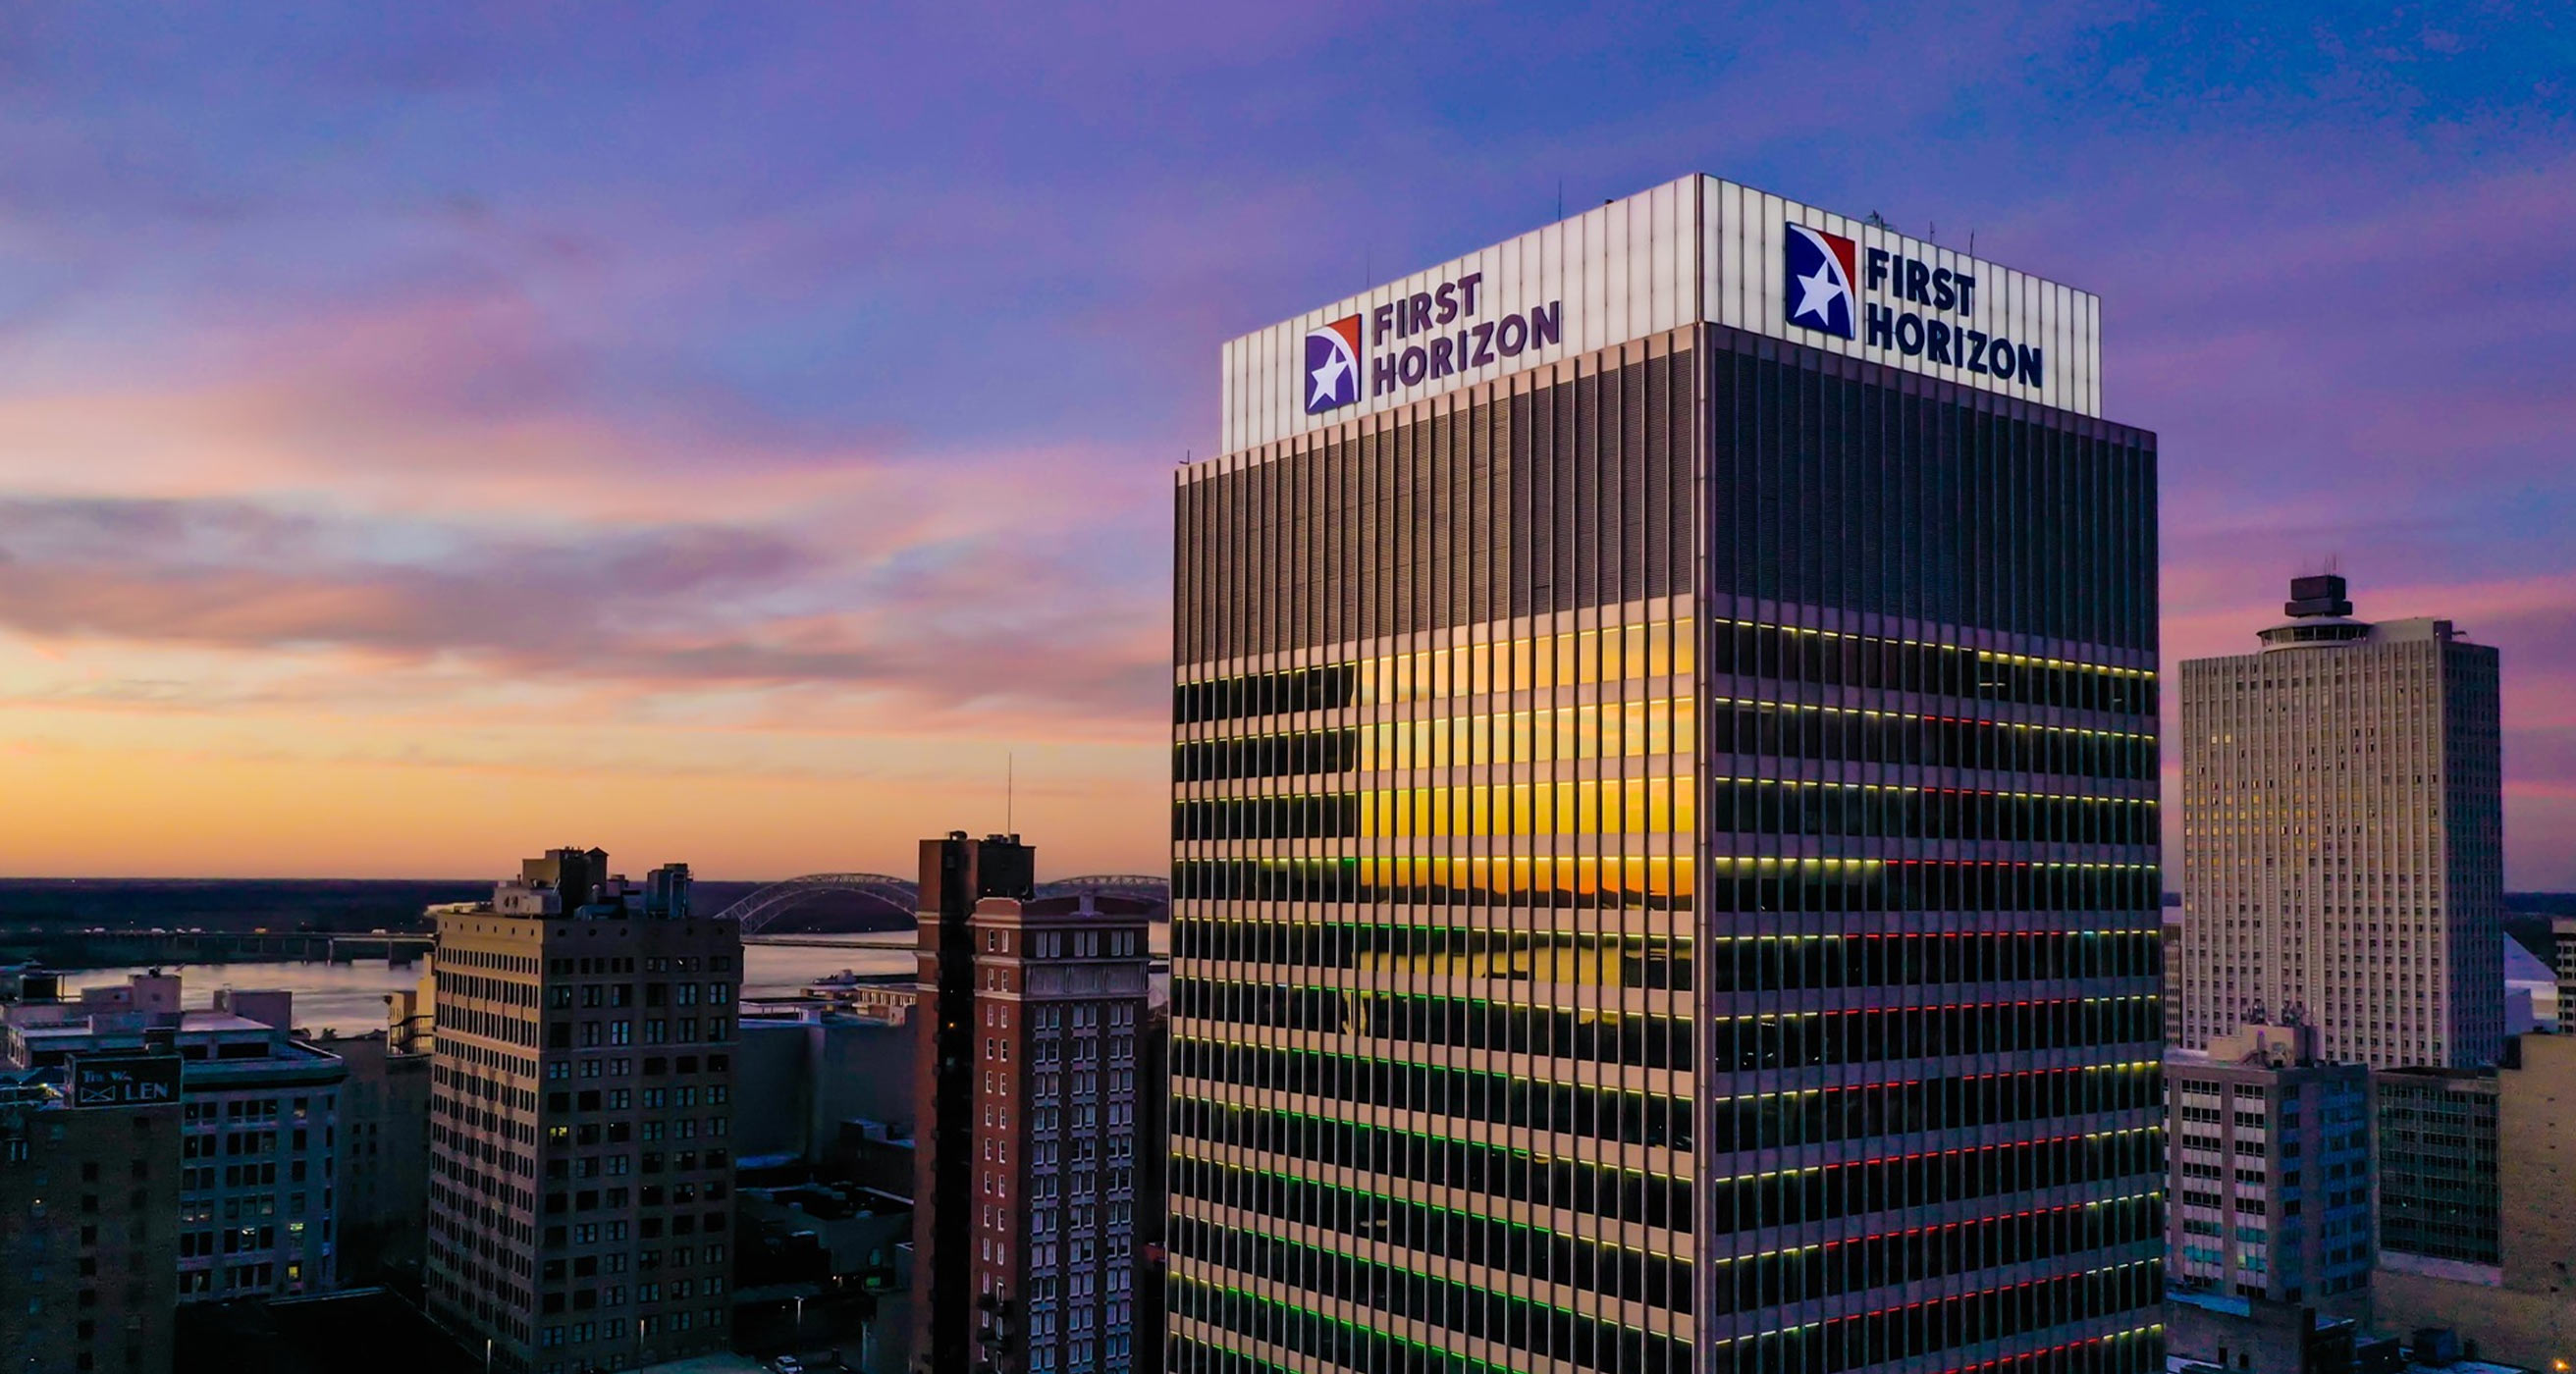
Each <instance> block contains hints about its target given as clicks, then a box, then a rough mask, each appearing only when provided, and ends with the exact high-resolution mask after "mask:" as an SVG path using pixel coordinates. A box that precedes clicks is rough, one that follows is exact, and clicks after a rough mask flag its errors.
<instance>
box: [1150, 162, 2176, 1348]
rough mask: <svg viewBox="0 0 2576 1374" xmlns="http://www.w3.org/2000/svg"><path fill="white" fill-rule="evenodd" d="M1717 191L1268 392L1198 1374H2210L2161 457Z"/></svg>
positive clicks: (1363, 320) (1230, 554)
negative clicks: (2181, 1147)
mask: <svg viewBox="0 0 2576 1374" xmlns="http://www.w3.org/2000/svg"><path fill="white" fill-rule="evenodd" d="M2096 319H2097V306H2096V302H2095V301H2094V299H2093V298H2092V297H2091V296H2088V295H2085V294H2083V293H2081V292H2077V291H2073V290H2071V289H2069V288H2066V287H2062V286H2057V285H2053V284H2050V283H2047V282H2043V281H2040V280H2038V279H2036V278H2032V277H2028V276H2025V275H2023V274H2020V273H2018V272H2013V271H2011V270H2009V269H2005V268H2002V267H1998V266H1995V265H1993V264H1991V263H1986V262H1982V261H1978V260H1973V259H1970V258H1967V257H1965V256H1963V255H1960V254H1957V253H1953V252H1951V251H1949V250H1947V249H1944V248H1941V247H1938V246H1937V245H1934V244H1930V243H1925V242H1921V241H1917V240H1913V239H1909V238H1905V237H1903V236H1900V235H1898V234H1895V233H1893V232H1891V231H1889V230H1887V229H1885V228H1884V227H1881V226H1878V225H1874V224H1862V223H1857V222H1854V221H1851V220H1847V219H1845V218H1842V217H1840V216H1836V215H1831V214H1828V213H1825V212H1823V211H1819V210H1815V209H1812V208H1810V207H1806V206H1802V205H1797V204H1794V203H1791V202H1787V201H1783V200H1781V199H1779V198H1777V197H1772V196H1766V195H1763V194H1761V193H1759V192H1756V191H1752V190H1749V189H1747V188H1744V187H1740V186H1735V185H1731V184H1728V183H1725V182H1721V181H1717V180H1714V179H1711V178H1703V177H1693V178H1687V179H1684V180H1682V181H1678V182H1674V183H1672V184H1669V185H1666V186H1662V187H1658V188H1656V189H1654V190H1651V191H1648V192H1645V193H1643V194H1640V195H1637V196H1633V197H1630V198H1628V199H1626V200H1622V201H1618V202H1615V203H1612V204H1609V205H1605V206H1603V207H1601V208H1600V209H1597V210H1594V211H1590V212H1588V213H1586V214H1584V215H1581V216H1579V217H1577V218H1574V219H1570V220H1567V221H1564V222H1563V223H1560V224H1556V225H1551V226H1549V227H1547V228H1544V229H1541V230H1538V231H1536V232H1533V233H1530V234H1527V235H1524V236H1522V237H1520V238H1518V239H1514V240H1512V241H1510V242H1508V243H1504V244H1500V245H1497V246H1495V247H1493V248H1489V249H1486V250H1484V251H1482V252H1479V253H1475V254H1471V255H1469V256H1467V257H1465V258H1461V259H1458V260H1456V261H1453V262H1450V263H1446V264H1443V265H1441V266H1438V267H1434V268H1432V269H1429V270H1427V271H1425V272H1421V273H1417V274H1415V275H1413V276H1411V277H1407V278H1405V279H1403V280H1401V281H1397V282H1393V283H1389V284H1387V285H1385V286H1383V287H1380V288H1377V289H1375V290H1372V291H1370V292H1367V293H1365V294H1363V295H1361V296H1358V297H1354V298H1351V299H1349V300H1345V301H1342V302H1338V303H1336V304H1334V305H1331V306H1328V307H1325V308H1323V309H1321V310H1317V311H1313V312H1310V313H1309V314H1307V315H1305V316H1301V317H1300V318H1298V319H1296V320H1293V321H1289V322H1286V323H1283V324H1280V325H1277V326H1274V327H1272V328H1270V329H1266V330H1263V331H1261V332H1259V333H1256V334H1252V335H1249V336H1247V337H1245V338H1243V339H1239V340H1237V341H1235V342H1234V343H1232V344H1230V345H1228V346H1227V348H1226V350H1225V355H1224V377H1225V400H1224V410H1223V415H1224V429H1225V433H1224V442H1223V445H1222V448H1223V451H1222V453H1221V455H1220V456H1218V457H1216V458H1212V459H1209V460H1207V461H1204V462H1200V463H1196V464H1193V465H1191V466H1189V467H1187V468H1186V469H1184V470H1183V471H1182V472H1181V474H1180V475H1179V481H1178V493H1177V513H1176V537H1177V542H1178V554H1177V563H1176V570H1175V575H1176V622H1177V623H1176V636H1177V643H1176V653H1175V658H1176V661H1177V664H1178V667H1177V670H1176V681H1175V684H1174V727H1173V728H1174V736H1175V744H1174V749H1175V758H1174V776H1175V782H1174V801H1173V835H1174V841H1173V876H1174V887H1173V897H1174V903H1173V950H1174V970H1173V972H1174V978H1173V1007H1174V1021H1173V1043H1172V1074H1173V1078H1172V1093H1173V1097H1172V1106H1171V1149H1172V1154H1173V1159H1172V1164H1171V1168H1172V1173H1171V1179H1170V1183H1171V1193H1172V1215H1171V1222H1170V1232H1169V1238H1170V1245H1169V1248H1170V1276H1171V1277H1170V1291H1169V1297H1170V1312H1171V1319H1170V1333H1169V1344H1168V1349H1169V1353H1170V1356H1171V1361H1172V1365H1173V1367H1174V1368H1175V1369H1177V1370H1183V1371H1211V1372H1215V1371H1222V1372H1223V1374H1237V1372H1238V1371H1239V1372H1241V1374H1253V1371H1264V1370H1274V1369H1277V1370H1298V1371H1306V1370H1330V1369H1352V1370H1369V1371H1382V1370H1404V1371H1412V1370H1423V1371H1434V1370H1436V1371H1460V1372H1461V1374H1465V1372H1466V1371H1484V1370H1497V1371H1501V1370H1508V1371H1523V1370H1526V1371H1533V1372H1536V1371H1554V1370H1578V1369H1598V1370H1616V1371H1620V1372H1621V1374H1673V1372H1675V1371H1682V1370H1713V1371H1742V1372H1743V1374H1753V1371H1763V1374H1770V1372H1771V1371H1790V1372H1792V1374H1799V1372H1804V1374H1832V1372H1833V1371H1842V1370H1852V1369H1875V1368H1889V1369H1899V1368H1901V1369H1906V1370H1932V1369H1960V1368H1972V1367H1973V1368H1984V1369H1994V1370H2012V1371H2033V1372H2034V1374H2036V1372H2037V1371H2052V1372H2053V1371H2086V1372H2087V1374H2091V1372H2092V1371H2101V1372H2102V1374H2112V1372H2113V1371H2117V1372H2118V1374H2132V1372H2133V1371H2151V1370H2157V1369H2161V1367H2162V1353H2161V1342H2160V1339H2159V1334H2158V1322H2159V1320H2160V1319H2159V1317H2158V1316H2157V1314H2156V1309H2155V1303H2156V1300H2157V1297H2158V1294H2159V1291H2160V1289H2159V1284H2160V1277H2159V1273H2158V1265H2159V1255H2160V1253H2161V1243H2160V1232H2159V1225H2160V1219H2159V1211H2160V1205H2161V1199H2160V1197H2159V1194H2160V1191H2161V1183H2160V1172H2159V1171H2160V1168H2161V1133H2160V1126H2159V1119H2160V1087H2159V1071H2158V1067H2157V1061H2158V1055H2159V1051H2160V1048H2161V1040H2162V1033H2161V1026H2160V1022H2161V1014H2160V1010H2159V998H2158V987H2159V985H2158V972H2159V967H2160V963H2159V953H2158V941H2159V915H2158V911H2159V891H2160V884H2159V882H2158V879H2157V867H2156V865H2157V825H2156V820H2155V801H2154V798H2155V795H2156V738H2155V736H2156V724H2155V721H2156V715H2155V712H2156V686H2157V684H2156V677H2155V664H2156V647H2157V644H2156V536H2155V509H2156V500H2155V444H2154V437H2153V436H2152V435H2149V434H2146V433H2144V432H2141V431H2139V430H2135V429H2131V428H2128V427H2126V426H2122V425H2118V424H2114V423H2111V422H2109V421H2106V420H2104V419H2102V418H2101V416H2100V410H2101V390H2100V377H2099V371H2100V369H2099V358H2098V347H2097V343H2096Z"/></svg>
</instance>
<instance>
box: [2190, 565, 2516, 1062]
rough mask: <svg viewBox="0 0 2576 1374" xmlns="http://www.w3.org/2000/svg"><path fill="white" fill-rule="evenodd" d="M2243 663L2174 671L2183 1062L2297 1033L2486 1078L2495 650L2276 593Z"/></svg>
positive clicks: (2332, 596)
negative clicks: (2282, 1022)
mask: <svg viewBox="0 0 2576 1374" xmlns="http://www.w3.org/2000/svg"><path fill="white" fill-rule="evenodd" d="M2283 609H2284V611H2285V612H2286V613H2287V615H2288V616H2289V619H2288V621H2287V623H2284V624H2281V625H2276V626H2274V627H2272V628H2271V629H2267V630H2264V631H2263V632H2262V648H2261V650H2260V651H2259V652H2256V653H2251V654H2235V655H2230V656H2228V657H2224V658H2203V659H2192V660H2188V661H2186V662H2184V664H2183V665H2182V808H2183V816H2182V822H2183V832H2182V834H2183V840H2182V846H2183V874H2182V892H2183V927H2182V931H2183V944H2182V948H2181V949H2180V950H2178V951H2176V952H2175V959H2176V963H2177V971H2178V973H2179V975H2180V982H2181V984H2182V1025H2181V1027H2180V1029H2179V1033H2178V1034H2177V1036H2176V1039H2177V1041H2178V1042H2179V1043H2180V1044H2182V1045H2183V1046H2185V1047H2186V1048H2190V1049H2201V1048H2204V1047H2206V1046H2207V1045H2208V1044H2209V1043H2210V1041H2211V1040H2212V1039H2213V1038H2214V1037H2217V1036H2221V1035H2224V1034H2226V1033H2227V1032H2228V1031H2230V1030H2233V1029H2234V1028H2235V1027H2236V1025H2237V1024H2238V1023H2239V1022H2242V1021H2259V1020H2263V1019H2265V1018H2267V1017H2270V1018H2276V1019H2277V1018H2283V1017H2294V1018H2296V1019H2299V1020H2303V1021H2305V1022H2307V1023H2308V1024H2310V1025H2313V1026H2315V1027H2316V1028H2317V1033H2318V1035H2319V1037H2320V1039H2321V1042H2322V1044H2321V1048H2320V1051H2319V1053H2320V1054H2321V1055H2322V1057H2324V1058H2326V1059H2329V1060H2333V1061H2336V1062H2340V1063H2355V1064H2368V1065H2370V1066H2372V1067H2373V1068H2401V1067H2406V1066H2409V1065H2418V1064H2422V1065H2436V1066H2446V1067H2452V1068H2475V1067H2478V1066H2480V1065H2486V1064H2493V1063H2494V1062H2496V1057H2497V1054H2498V1052H2499V1051H2500V1049H2501V1048H2502V1045H2503V1041H2504V1029H2505V1027H2504V924H2503V921H2504V834H2503V832H2504V819H2503V816H2504V812H2503V777H2502V772H2501V765H2500V762H2499V754H2498V747H2499V746H2498V716H2497V709H2498V708H2497V696H2496V672H2497V659H2496V651H2495V650H2494V649H2492V648H2489V647H2487V646H2485V645H2480V644H2471V643H2469V642H2468V640H2467V639H2466V638H2464V637H2463V636H2462V635H2461V634H2460V633H2459V631H2458V630H2457V629H2456V628H2455V627H2453V625H2452V624H2451V622H2450V621H2447V620H2426V619H2417V620H2393V621H2382V622H2380V623H2378V624H2371V623H2369V622H2366V621H2360V620H2355V619H2353V618H2352V609H2353V607H2352V602H2351V601H2349V600H2347V599H2346V598H2345V587H2344V580H2343V579H2342V578H2340V577H2335V576H2330V575H2329V576H2320V577H2302V578H2297V579H2294V580H2293V581H2292V582H2291V584H2290V601H2289V603H2288V604H2287V605H2286V606H2285V607H2284V608H2283Z"/></svg>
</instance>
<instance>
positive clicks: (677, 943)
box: [424, 849, 742, 1374]
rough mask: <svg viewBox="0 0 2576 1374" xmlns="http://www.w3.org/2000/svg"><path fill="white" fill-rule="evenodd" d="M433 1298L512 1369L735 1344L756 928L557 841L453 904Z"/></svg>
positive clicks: (435, 1179) (439, 1048) (611, 1364)
mask: <svg viewBox="0 0 2576 1374" xmlns="http://www.w3.org/2000/svg"><path fill="white" fill-rule="evenodd" d="M436 958H437V969H436V974H435V987H434V994H435V995H434V999H433V1002H434V1009H433V1014H434V1017H435V1022H436V1027H437V1029H436V1033H435V1035H434V1037H433V1038H434V1041H435V1048H434V1049H433V1051H432V1059H431V1070H430V1074H431V1087H430V1119H429V1136H430V1138H429V1227H428V1230H429V1234H428V1237H427V1240H426V1243H425V1251H426V1260H427V1264H426V1282H425V1284H424V1287H425V1289H426V1299H427V1306H428V1309H429V1314H430V1316H431V1317H432V1318H433V1319H434V1320H436V1321H438V1322H439V1323H440V1324H441V1325H444V1326H446V1327H447V1328H448V1329H449V1330H451V1331H454V1332H456V1333H457V1334H458V1336H459V1337H460V1338H462V1339H463V1340H464V1341H465V1342H466V1343H467V1345H468V1347H469V1348H477V1347H479V1348H481V1349H482V1350H483V1351H484V1352H485V1358H486V1364H487V1367H489V1368H491V1369H493V1370H496V1371H509V1372H510V1374H575V1372H576V1371H582V1370H593V1369H628V1368H639V1367H642V1366H646V1365H651V1364H653V1363H655V1362H657V1361H661V1360H668V1359H676V1358H685V1357H689V1356H694V1355H700V1354H705V1353H707V1352H709V1351H714V1350H721V1349H724V1348H725V1346H726V1345H727V1343H728V1337H729V1333H730V1329H731V1318H732V1307H733V1298H732V1275H733V1263H732V1259H731V1256H730V1255H729V1253H728V1250H729V1247H730V1245H731V1243H732V1240H733V1203H732V1197H731V1194H732V1189H733V1158H732V1147H733V1132H732V1121H733V1114H734V1102H733V1081H734V1069H733V1055H734V1051H735V1041H736V1037H735V1029H734V1014H735V1000H736V995H737V994H738V993H739V992H740V990H741V986H742V937H741V935H740V933H739V930H738V928H737V927H736V925H735V923H734V922H732V921H729V920H717V919H712V918H709V917H706V916H701V915H697V914H695V913H693V912H692V911H691V910H690V906H689V870H688V866H687V865H686V864H672V865H670V866H668V867H665V868H657V869H654V870H653V871H652V872H651V873H649V874H647V875H646V876H645V879H644V881H643V882H642V883H641V884H636V883H630V882H628V881H627V880H626V879H625V878H623V877H620V876H618V875H616V874H613V873H611V872H609V870H608V856H607V855H606V854H605V853H602V852H601V851H599V850H596V849H593V850H587V851H584V850H574V849H557V850H550V851H548V852H547V854H546V856H545V857H544V858H542V859H530V860H527V861H526V862H525V863H523V864H522V865H521V873H520V877H519V879H518V880H517V881H515V882H505V883H502V884H499V885H498V886H496V887H495V888H494V889H493V892H492V900H491V901H490V902H488V903H483V904H478V905H476V906H473V907H468V908H462V909H450V910H446V911H441V912H440V913H438V953H437V956H436Z"/></svg>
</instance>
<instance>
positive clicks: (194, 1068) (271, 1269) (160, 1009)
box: [0, 971, 349, 1302]
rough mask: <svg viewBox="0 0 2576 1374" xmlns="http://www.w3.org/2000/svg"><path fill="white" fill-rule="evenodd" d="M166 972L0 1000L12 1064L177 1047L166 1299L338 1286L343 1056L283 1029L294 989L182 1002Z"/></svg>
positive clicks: (35, 1065)
mask: <svg viewBox="0 0 2576 1374" xmlns="http://www.w3.org/2000/svg"><path fill="white" fill-rule="evenodd" d="M181 991H182V990H181V986H180V980H179V977H178V975H176V974H169V973H161V972H158V971H154V972H148V973H138V974H134V975H132V976H131V977H129V978H128V979H127V981H126V982H125V983H124V984H122V985H118V986H113V987H107V988H93V989H89V990H88V991H85V992H84V993H82V995H81V1000H80V1001H77V1002H50V1003H46V1002H20V1003H16V1004H13V1005H11V1006H9V1007H8V1008H7V1009H6V1015H7V1019H8V1027H7V1036H8V1038H7V1042H6V1046H5V1049H0V1058H5V1060H6V1061H7V1063H8V1064H10V1065H11V1066H13V1067H19V1068H27V1069H34V1070H52V1071H56V1072H65V1071H68V1069H69V1066H71V1065H73V1064H75V1063H78V1062H80V1061H81V1060H83V1059H84V1058H88V1057H91V1056H96V1055H99V1054H104V1053H139V1052H142V1051H144V1050H145V1049H147V1048H151V1047H158V1046H163V1045H167V1046H168V1047H169V1048H170V1051H171V1052H172V1053H175V1054H176V1055H178V1056H179V1060H180V1064H181V1066H182V1069H183V1072H182V1075H181V1083H180V1097H179V1114H180V1142H179V1151H180V1154H179V1161H178V1165H177V1169H178V1175H177V1182H178V1202H177V1208H176V1223H177V1225H176V1230H177V1241H176V1245H175V1253H176V1256H177V1264H178V1279H177V1282H178V1300H179V1301H181V1302H218V1301H229V1300H231V1299H235V1298H261V1297H295V1296H300V1295H310V1294H315V1293H327V1292H330V1291H332V1290H333V1289H335V1288H337V1287H339V1284H340V1276H339V1259H338V1247H339V1239H340V1238H339V1196H338V1190H337V1189H336V1188H335V1187H334V1186H333V1184H334V1179H335V1176H336V1173H337V1170H338V1168H339V1160H340V1148H341V1140H340V1107H341V1103H340V1093H341V1088H342V1085H343V1083H345V1082H346V1080H347V1078H348V1072H349V1071H348V1065H346V1064H345V1063H343V1062H342V1061H341V1060H340V1058H339V1056H337V1055H334V1054H332V1053H330V1052H329V1051H327V1050H323V1049H320V1048H318V1047H316V1046H314V1045H312V1044H309V1043H307V1042H305V1041H302V1040H298V1039H296V1038H295V1036H294V1033H293V1030H292V1027H293V1026H294V1023H295V1013H294V998H293V997H292V995H291V994H288V993H285V992H277V991H246V990H242V989H235V988H224V989H220V990H218V991H217V992H216V994H215V1005H214V1006H212V1007H201V1008H193V1009H183V1008H182V1007H181V1006H180V999H181Z"/></svg>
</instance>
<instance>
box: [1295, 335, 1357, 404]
mask: <svg viewBox="0 0 2576 1374" xmlns="http://www.w3.org/2000/svg"><path fill="white" fill-rule="evenodd" d="M1350 370H1351V360H1350V359H1348V358H1345V357H1343V356H1342V354H1341V352H1340V350H1338V349H1336V350H1335V351H1334V353H1333V356H1332V357H1331V358H1329V359H1327V360H1325V363H1324V365H1323V366H1322V367H1319V368H1316V369H1315V371H1314V375H1313V378H1312V380H1313V382H1314V387H1315V389H1314V390H1313V391H1311V392H1308V393H1307V394H1306V404H1308V405H1313V404H1314V403H1316V402H1317V401H1320V400H1322V399H1324V398H1325V397H1327V396H1338V395H1340V394H1341V390H1342V378H1343V377H1345V376H1347V375H1349V373H1350Z"/></svg>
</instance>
